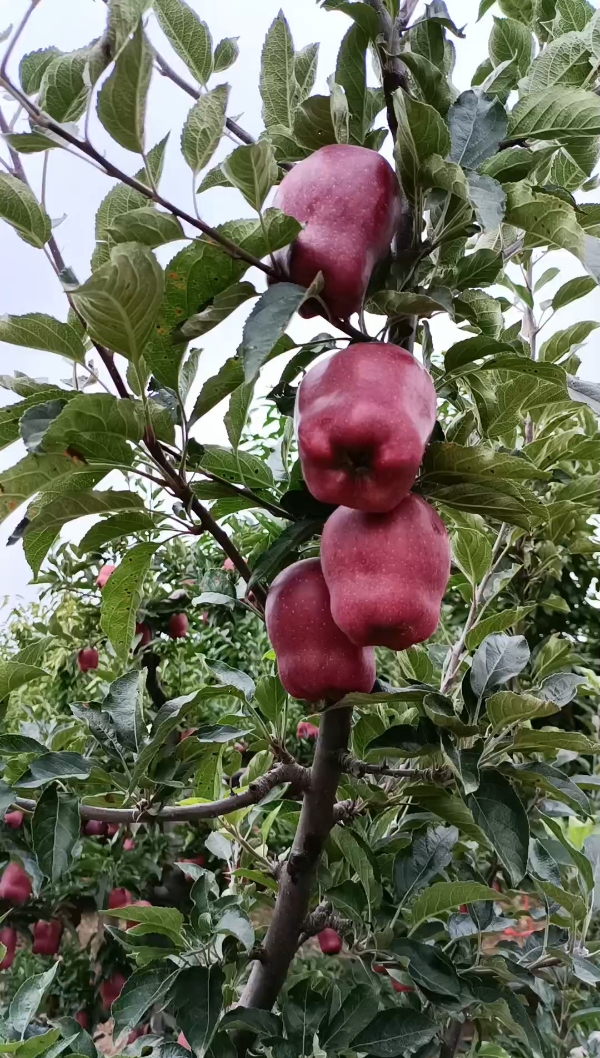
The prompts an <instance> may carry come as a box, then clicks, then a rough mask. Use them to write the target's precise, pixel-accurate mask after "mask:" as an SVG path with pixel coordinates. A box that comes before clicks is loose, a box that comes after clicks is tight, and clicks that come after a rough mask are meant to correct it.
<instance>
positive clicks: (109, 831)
mask: <svg viewBox="0 0 600 1058" xmlns="http://www.w3.org/2000/svg"><path fill="white" fill-rule="evenodd" d="M119 829H120V827H119V824H118V823H107V824H106V836H107V838H114V837H115V835H116V834H118V833H119Z"/></svg>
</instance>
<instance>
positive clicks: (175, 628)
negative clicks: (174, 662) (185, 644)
mask: <svg viewBox="0 0 600 1058" xmlns="http://www.w3.org/2000/svg"><path fill="white" fill-rule="evenodd" d="M188 628H189V621H188V619H187V614H184V613H174V614H171V616H170V617H169V635H170V637H171V639H185V637H186V635H187V634H188Z"/></svg>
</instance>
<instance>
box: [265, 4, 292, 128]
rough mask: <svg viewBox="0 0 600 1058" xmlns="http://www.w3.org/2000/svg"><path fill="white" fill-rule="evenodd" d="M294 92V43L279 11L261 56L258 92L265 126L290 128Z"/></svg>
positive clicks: (281, 12) (283, 16) (284, 19)
mask: <svg viewBox="0 0 600 1058" xmlns="http://www.w3.org/2000/svg"><path fill="white" fill-rule="evenodd" d="M295 91H296V79H295V76H294V45H293V42H292V37H291V34H290V29H289V26H288V23H287V20H286V18H285V15H284V14H283V11H280V12H279V14H278V15H277V18H275V19H274V21H273V22H272V23H271V26H270V28H269V32H268V33H267V36H266V39H265V43H264V45H263V49H262V55H261V71H260V94H261V98H262V102H263V110H262V114H263V121H264V123H265V125H266V127H267V129H268V128H270V127H271V126H272V125H281V126H283V128H285V129H291V128H292V107H293V102H294V94H295Z"/></svg>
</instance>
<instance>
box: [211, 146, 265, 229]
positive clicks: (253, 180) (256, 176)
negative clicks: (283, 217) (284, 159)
mask: <svg viewBox="0 0 600 1058" xmlns="http://www.w3.org/2000/svg"><path fill="white" fill-rule="evenodd" d="M221 169H222V171H223V172H224V173H225V176H226V177H227V178H228V180H229V181H230V183H232V184H233V186H234V187H237V189H238V191H241V192H242V195H243V196H244V198H245V199H246V202H247V203H248V205H250V206H252V208H253V209H255V210H256V211H257V213H260V211H261V209H262V208H263V206H264V204H265V199H266V197H267V195H268V194H269V191H270V190H271V188H272V187H273V185H274V184H276V183H277V178H278V172H279V170H278V166H277V162H276V161H275V155H274V154H273V148H272V147H271V144H270V143H269V141H268V140H257V142H256V143H251V144H249V145H248V146H242V147H237V148H236V150H235V151H232V153H231V154H229V155H228V156H227V158H226V159H225V161H224V162H222V163H221Z"/></svg>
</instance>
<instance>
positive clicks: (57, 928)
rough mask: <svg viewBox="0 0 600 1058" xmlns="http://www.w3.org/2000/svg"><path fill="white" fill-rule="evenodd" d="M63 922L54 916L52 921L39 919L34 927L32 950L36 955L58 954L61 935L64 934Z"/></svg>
mask: <svg viewBox="0 0 600 1058" xmlns="http://www.w3.org/2000/svg"><path fill="white" fill-rule="evenodd" d="M63 928H64V927H63V924H62V922H59V921H58V919H56V918H53V919H51V920H50V922H43V921H41V920H40V921H39V922H36V923H35V925H34V927H33V945H32V947H31V951H32V953H33V954H34V955H56V953H57V951H58V949H59V947H60V941H61V937H62V935H63Z"/></svg>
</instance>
